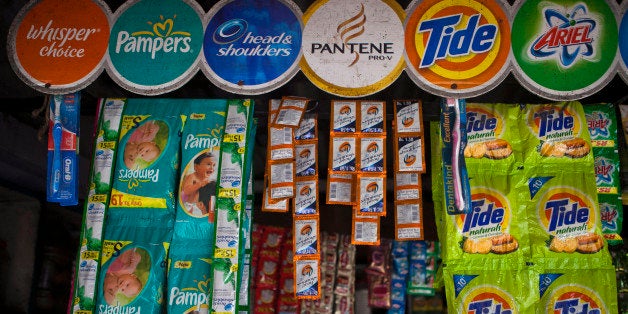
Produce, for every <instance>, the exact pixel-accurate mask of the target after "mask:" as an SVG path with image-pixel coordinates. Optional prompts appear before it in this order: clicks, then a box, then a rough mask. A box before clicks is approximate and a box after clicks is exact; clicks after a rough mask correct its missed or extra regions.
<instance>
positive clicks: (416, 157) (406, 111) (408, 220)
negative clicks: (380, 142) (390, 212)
mask: <svg viewBox="0 0 628 314" xmlns="http://www.w3.org/2000/svg"><path fill="white" fill-rule="evenodd" d="M394 108H395V115H394V120H393V134H394V144H395V149H394V151H395V152H396V154H395V156H394V157H395V158H394V166H395V189H394V195H395V200H394V206H395V239H396V240H398V241H408V240H422V239H423V237H424V233H423V198H422V194H423V193H422V185H421V175H422V174H423V173H425V143H424V142H425V141H424V137H423V132H424V129H423V119H422V118H423V115H422V112H423V110H422V106H421V102H420V101H418V100H395V101H394Z"/></svg>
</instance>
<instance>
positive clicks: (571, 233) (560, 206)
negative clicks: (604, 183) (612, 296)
mask: <svg viewBox="0 0 628 314" xmlns="http://www.w3.org/2000/svg"><path fill="white" fill-rule="evenodd" d="M526 178H527V179H526V180H525V182H524V184H522V185H521V186H520V190H521V192H520V196H521V197H522V203H523V204H524V205H525V207H526V211H527V213H528V229H529V235H530V243H531V247H532V262H535V263H536V261H538V260H540V259H546V258H551V259H556V260H560V261H563V262H565V263H566V264H569V263H573V262H575V261H582V263H589V264H588V265H610V255H609V253H608V249H607V246H606V242H605V241H604V239H603V237H602V228H601V221H600V210H599V207H598V204H597V193H596V190H595V184H593V183H592V176H591V173H590V171H588V170H587V169H572V171H567V170H566V169H561V168H558V167H557V169H555V170H554V171H553V172H550V171H548V170H546V171H545V172H544V173H543V174H538V173H537V172H536V171H535V169H530V170H526Z"/></svg>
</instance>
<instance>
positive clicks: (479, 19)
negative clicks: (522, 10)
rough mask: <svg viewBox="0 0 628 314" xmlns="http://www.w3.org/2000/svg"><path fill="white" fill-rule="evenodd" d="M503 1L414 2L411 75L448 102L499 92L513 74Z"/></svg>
mask: <svg viewBox="0 0 628 314" xmlns="http://www.w3.org/2000/svg"><path fill="white" fill-rule="evenodd" d="M502 6H503V4H502V3H501V1H492V0H490V1H489V0H472V1H469V0H447V1H440V0H427V1H420V0H415V1H414V2H412V3H411V4H410V6H409V8H408V12H411V13H409V15H408V17H407V18H406V22H405V34H406V37H405V46H406V62H407V65H408V66H407V68H408V74H409V76H410V78H412V80H413V81H414V82H415V83H416V84H417V85H419V86H420V87H421V88H423V89H425V90H427V91H429V92H431V93H434V94H437V95H440V96H444V97H452V96H453V97H472V96H477V95H480V94H482V93H485V92H487V91H489V90H491V89H492V88H494V87H496V86H497V85H498V84H499V83H500V82H501V81H502V80H503V79H504V78H505V77H506V75H508V72H509V69H510V57H509V56H510V25H509V24H508V20H509V19H508V16H507V15H506V13H505V11H504V9H503V7H502Z"/></svg>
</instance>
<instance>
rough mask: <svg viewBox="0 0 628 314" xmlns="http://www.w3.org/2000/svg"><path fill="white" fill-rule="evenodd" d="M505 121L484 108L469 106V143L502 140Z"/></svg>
mask: <svg viewBox="0 0 628 314" xmlns="http://www.w3.org/2000/svg"><path fill="white" fill-rule="evenodd" d="M503 131H504V119H503V118H502V117H501V116H500V115H499V114H497V113H496V112H494V111H492V110H487V108H486V107H484V106H476V105H467V141H469V143H473V142H480V141H486V140H491V139H495V138H501V134H502V132H503Z"/></svg>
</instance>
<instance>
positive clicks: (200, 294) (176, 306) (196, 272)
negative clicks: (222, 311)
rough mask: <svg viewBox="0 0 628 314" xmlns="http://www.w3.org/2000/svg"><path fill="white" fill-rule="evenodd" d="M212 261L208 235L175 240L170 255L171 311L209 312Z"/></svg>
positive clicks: (168, 298)
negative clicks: (189, 239)
mask: <svg viewBox="0 0 628 314" xmlns="http://www.w3.org/2000/svg"><path fill="white" fill-rule="evenodd" d="M211 263H212V259H211V245H210V243H209V242H207V239H199V240H197V241H196V242H195V243H189V242H187V241H186V243H185V244H183V245H182V243H179V245H177V243H176V239H175V240H173V242H172V247H171V249H170V253H169V257H168V295H167V309H168V313H202V312H204V313H207V312H209V306H210V302H211V291H210V290H211V289H210V288H211V284H212V282H211ZM195 311H196V312H195Z"/></svg>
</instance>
